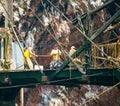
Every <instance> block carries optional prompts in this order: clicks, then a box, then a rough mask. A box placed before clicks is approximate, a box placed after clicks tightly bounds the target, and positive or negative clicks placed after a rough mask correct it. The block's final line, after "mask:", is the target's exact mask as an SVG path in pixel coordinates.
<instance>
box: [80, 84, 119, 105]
mask: <svg viewBox="0 0 120 106" xmlns="http://www.w3.org/2000/svg"><path fill="white" fill-rule="evenodd" d="M118 85H120V82H118V83H117V84H115V85H114V86H112V87H110V88H108V89H106V90H104V91H103V92H101V93H99V94H98V95H97V96H98V97H100V96H101V95H102V94H104V93H106V92H108V91H110V90H112V89H113V88H114V87H116V86H118ZM92 100H94V99H93V98H92V99H89V100H87V101H86V102H85V103H83V104H81V105H80V106H84V105H85V104H86V103H89V102H90V101H92Z"/></svg>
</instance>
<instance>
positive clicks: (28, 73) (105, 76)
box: [0, 0, 120, 106]
mask: <svg viewBox="0 0 120 106" xmlns="http://www.w3.org/2000/svg"><path fill="white" fill-rule="evenodd" d="M119 2H120V0H110V1H109V2H107V3H105V4H104V5H103V6H101V7H99V8H97V9H95V10H92V11H90V12H88V13H85V14H83V15H82V16H81V17H79V18H77V19H76V20H74V21H73V25H75V24H77V23H79V21H81V22H82V21H84V20H86V19H87V20H90V19H88V18H90V17H92V16H93V15H95V14H96V13H97V12H99V11H100V10H102V9H104V8H106V7H107V6H109V5H111V4H113V3H117V4H119ZM119 18H120V9H118V10H117V11H116V13H115V14H114V15H113V16H112V17H111V18H110V19H109V20H108V21H107V22H106V23H105V24H104V25H103V26H102V27H101V28H99V29H98V30H97V31H96V32H95V33H93V34H92V35H89V34H90V31H91V30H90V29H89V27H87V28H88V29H87V28H86V27H84V28H83V26H82V24H80V27H81V29H84V32H85V33H83V34H85V42H84V44H83V45H82V46H80V47H79V48H78V49H77V51H76V53H75V54H73V55H72V56H71V57H72V58H75V57H76V56H79V55H80V54H81V53H82V52H83V51H84V53H85V62H86V64H85V66H84V67H83V70H84V71H85V74H83V73H81V71H80V70H79V69H78V68H75V67H73V68H71V67H69V66H68V64H69V63H70V62H71V61H72V60H71V59H70V58H68V59H66V61H64V62H63V64H62V65H61V66H60V67H59V68H57V69H56V70H50V69H46V70H43V72H44V74H43V73H41V70H2V71H1V72H0V106H15V98H16V96H17V94H18V92H19V91H20V89H21V88H24V87H35V86H36V84H40V85H62V86H67V87H74V86H79V85H80V84H90V85H103V86H113V85H115V84H117V83H119V82H120V69H119V66H118V64H116V62H114V61H113V59H112V58H111V57H112V56H111V55H109V58H108V61H112V63H113V66H112V67H110V66H109V64H107V65H106V66H107V67H106V66H102V67H98V66H97V63H96V62H93V60H94V59H95V57H93V56H92V55H93V54H91V55H90V54H89V53H90V50H89V49H86V48H88V47H92V43H91V41H93V40H95V39H96V37H98V35H100V34H101V33H103V32H104V31H105V30H106V29H107V28H108V27H109V25H111V23H113V22H119ZM88 23H89V22H88ZM88 26H89V25H88ZM88 35H89V37H88ZM88 38H89V39H88ZM88 55H89V56H88ZM103 57H106V55H104V56H103ZM95 60H96V59H95ZM96 61H97V60H96ZM100 62H102V61H100Z"/></svg>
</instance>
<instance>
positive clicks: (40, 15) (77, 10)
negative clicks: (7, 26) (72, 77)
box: [14, 0, 120, 106]
mask: <svg viewBox="0 0 120 106" xmlns="http://www.w3.org/2000/svg"><path fill="white" fill-rule="evenodd" d="M41 1H42V2H41ZM90 1H91V2H90ZM105 1H106V0H105ZM102 4H103V2H102V1H101V0H96V1H94V0H50V2H48V1H47V0H31V1H27V2H22V0H21V2H19V3H17V2H15V7H14V9H15V12H16V15H15V16H16V17H15V19H16V20H15V21H16V25H17V23H18V33H19V34H20V35H21V37H22V38H23V39H24V40H25V41H26V42H27V44H28V45H32V46H34V48H35V51H36V54H39V55H42V54H45V55H49V54H50V51H51V49H52V48H53V46H54V45H55V44H56V43H59V45H60V47H61V46H62V49H64V50H66V51H67V52H68V51H69V49H70V47H71V46H73V45H74V46H76V48H78V47H79V46H80V45H81V44H83V43H84V36H83V34H82V32H81V31H79V30H77V29H76V27H77V28H79V27H80V25H83V26H84V28H86V30H87V21H83V22H82V23H80V25H79V24H76V25H75V26H74V25H73V24H71V22H72V21H73V20H75V19H76V18H79V17H80V16H81V15H82V14H84V13H86V12H87V11H90V10H92V9H94V8H97V7H98V6H100V5H102ZM25 5H26V6H25ZM54 5H55V6H56V7H54ZM17 6H18V7H19V8H17ZM29 6H30V7H29ZM57 8H59V10H58V9H57ZM113 8H114V7H113ZM25 10H28V11H27V12H26V11H25ZM60 11H61V12H62V13H61V12H60ZM108 13H109V14H110V11H107V10H106V9H104V10H102V11H100V12H99V13H97V14H95V15H94V16H93V17H94V18H93V17H91V21H90V24H91V26H90V29H91V32H90V33H89V35H88V36H91V35H92V34H93V33H94V32H95V31H96V30H97V29H98V28H100V27H101V26H102V25H103V24H104V22H105V21H106V20H108V19H109V18H110V17H109V15H108ZM22 14H24V16H23V17H22ZM18 15H20V17H22V18H20V21H19V22H17V20H19V17H17V16H18ZM36 16H37V17H36ZM82 30H83V31H85V30H84V29H82ZM108 34H109V33H106V34H104V33H103V34H102V36H101V35H100V36H99V37H98V38H97V39H95V42H97V43H100V42H102V41H104V39H105V40H108V39H109V37H108ZM30 35H31V36H32V37H30ZM28 38H30V39H32V40H29V39H28ZM63 54H64V53H63ZM66 57H67V56H66V55H64V56H63V61H64V60H65V59H66ZM80 57H83V54H82V56H80ZM37 61H38V63H39V64H40V65H43V66H44V68H49V63H50V61H51V58H49V57H47V58H40V57H39V58H37ZM107 89H108V91H106V92H104V91H105V90H107ZM25 95H26V101H25V106H120V91H119V89H118V88H113V89H111V90H109V88H107V87H103V86H93V85H92V86H90V85H80V87H74V88H66V87H63V86H46V85H45V86H43V85H42V86H40V85H38V86H37V87H36V88H35V89H28V90H27V92H26V93H25Z"/></svg>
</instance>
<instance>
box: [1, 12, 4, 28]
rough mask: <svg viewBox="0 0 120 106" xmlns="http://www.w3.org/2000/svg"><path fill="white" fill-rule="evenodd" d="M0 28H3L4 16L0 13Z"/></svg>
mask: <svg viewBox="0 0 120 106" xmlns="http://www.w3.org/2000/svg"><path fill="white" fill-rule="evenodd" d="M0 27H5V16H4V15H3V12H1V11H0Z"/></svg>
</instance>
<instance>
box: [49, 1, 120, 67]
mask: <svg viewBox="0 0 120 106" xmlns="http://www.w3.org/2000/svg"><path fill="white" fill-rule="evenodd" d="M47 1H48V2H49V3H50V4H51V5H52V6H53V7H54V8H55V9H56V10H57V11H59V12H60V13H61V14H62V16H64V17H65V18H66V19H67V20H68V22H70V23H72V22H71V20H69V19H68V18H67V17H66V16H65V15H64V13H62V12H61V11H60V10H59V9H58V8H57V7H56V6H55V5H54V4H53V3H52V2H51V1H50V0H47ZM74 27H75V28H76V29H77V30H78V31H79V32H80V33H81V34H82V35H83V36H84V37H85V38H86V39H87V40H89V41H90V42H91V43H92V44H93V45H95V46H96V48H97V49H98V50H99V51H101V52H102V53H103V54H104V55H105V56H106V57H107V58H109V57H110V56H108V55H107V54H106V53H105V52H103V51H102V50H101V49H100V48H99V47H98V46H97V45H96V44H95V43H94V42H93V41H92V40H91V39H90V38H89V37H88V36H86V35H85V33H84V32H82V31H81V30H80V29H79V28H78V27H76V26H74ZM111 62H113V63H114V64H115V65H117V66H118V64H116V62H114V61H113V60H111ZM118 67H119V66H118Z"/></svg>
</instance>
